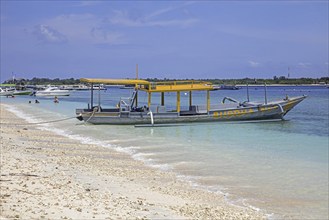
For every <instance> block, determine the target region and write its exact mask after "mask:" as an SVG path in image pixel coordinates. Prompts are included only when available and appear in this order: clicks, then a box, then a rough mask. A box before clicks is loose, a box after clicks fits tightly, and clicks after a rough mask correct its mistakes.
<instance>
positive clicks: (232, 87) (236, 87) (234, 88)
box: [213, 85, 240, 90]
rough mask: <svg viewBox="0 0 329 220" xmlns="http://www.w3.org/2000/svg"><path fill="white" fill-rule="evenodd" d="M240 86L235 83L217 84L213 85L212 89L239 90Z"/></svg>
mask: <svg viewBox="0 0 329 220" xmlns="http://www.w3.org/2000/svg"><path fill="white" fill-rule="evenodd" d="M239 89H240V87H238V86H236V85H219V86H216V85H214V86H213V90H239Z"/></svg>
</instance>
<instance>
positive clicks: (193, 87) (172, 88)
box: [76, 78, 306, 126]
mask: <svg viewBox="0 0 329 220" xmlns="http://www.w3.org/2000/svg"><path fill="white" fill-rule="evenodd" d="M80 81H81V82H86V83H91V84H92V85H93V84H94V83H104V84H111V85H135V89H134V91H133V92H132V95H131V97H130V98H129V99H123V98H120V100H119V103H118V105H117V106H116V107H113V108H103V107H101V105H100V100H99V102H98V105H96V106H95V105H94V101H93V100H94V94H93V90H92V91H91V98H90V100H91V102H90V104H88V108H85V109H76V115H77V118H78V119H79V120H84V121H85V122H88V123H91V124H112V125H137V124H151V125H152V126H153V125H154V124H176V123H192V122H220V121H248V120H273V119H274V120H282V119H283V117H284V116H285V115H286V114H287V113H288V112H289V111H290V110H291V109H292V108H293V107H294V106H296V105H297V104H298V103H300V102H301V101H303V100H304V99H305V98H306V96H297V97H291V98H288V97H285V98H284V99H282V100H278V101H274V102H267V96H266V87H265V102H264V103H260V102H259V103H255V102H250V101H249V93H248V101H245V102H239V101H237V100H235V99H232V98H230V97H225V98H224V99H223V101H222V103H218V104H216V105H210V91H212V90H213V86H212V84H211V83H209V82H203V81H194V80H188V81H165V82H150V81H146V80H137V79H135V80H134V79H85V78H84V79H80ZM195 91H205V92H206V97H205V103H206V105H198V104H195V103H193V104H192V93H193V92H195ZM247 91H248V88H247ZM139 92H146V93H147V100H148V101H147V106H146V105H144V106H141V105H139V100H138V97H139V95H138V93H139ZM181 92H184V94H186V95H189V106H188V109H182V108H181ZM154 93H158V94H159V93H160V95H159V97H160V100H159V101H160V102H159V103H160V104H159V105H157V106H154V105H151V100H152V94H154ZM165 93H166V94H167V93H176V107H175V109H174V110H172V109H169V108H168V106H166V105H165ZM226 100H228V101H230V102H231V103H225V101H226Z"/></svg>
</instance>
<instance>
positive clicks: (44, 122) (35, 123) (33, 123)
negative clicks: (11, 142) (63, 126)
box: [0, 116, 77, 126]
mask: <svg viewBox="0 0 329 220" xmlns="http://www.w3.org/2000/svg"><path fill="white" fill-rule="evenodd" d="M76 117H77V116H73V117H69V118H63V119H58V120H51V121H42V122H31V123H24V124H14V123H3V122H0V124H1V125H24V126H25V125H38V124H48V123H55V122H60V121H66V120H70V119H73V118H76Z"/></svg>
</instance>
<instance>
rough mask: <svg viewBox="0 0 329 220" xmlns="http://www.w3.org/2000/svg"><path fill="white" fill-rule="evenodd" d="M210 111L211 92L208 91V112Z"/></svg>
mask: <svg viewBox="0 0 329 220" xmlns="http://www.w3.org/2000/svg"><path fill="white" fill-rule="evenodd" d="M209 111H210V91H209V90H207V112H208V113H209Z"/></svg>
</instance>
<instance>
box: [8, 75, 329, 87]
mask: <svg viewBox="0 0 329 220" xmlns="http://www.w3.org/2000/svg"><path fill="white" fill-rule="evenodd" d="M145 80H148V81H152V82H158V81H172V80H192V79H168V78H164V79H158V78H146V79H145ZM193 80H194V79H193ZM197 80H202V81H207V82H211V83H213V84H220V85H222V84H230V85H236V84H250V85H253V84H254V85H260V84H264V83H267V84H295V85H300V84H319V83H321V84H329V77H321V78H304V77H303V78H286V77H284V76H280V77H277V76H274V77H273V79H261V78H257V79H256V78H243V79H197ZM80 83H81V82H80V79H74V78H68V79H60V78H55V79H50V78H37V77H34V78H32V79H10V80H6V81H4V82H3V84H16V85H48V84H51V85H75V84H80Z"/></svg>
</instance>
